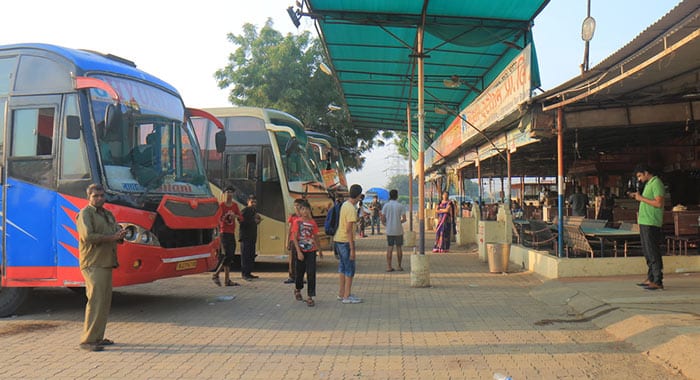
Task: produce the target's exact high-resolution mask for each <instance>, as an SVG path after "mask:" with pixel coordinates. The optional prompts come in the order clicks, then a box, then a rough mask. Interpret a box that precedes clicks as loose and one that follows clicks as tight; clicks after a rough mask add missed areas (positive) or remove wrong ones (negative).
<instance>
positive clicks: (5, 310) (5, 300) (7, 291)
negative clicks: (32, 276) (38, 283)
mask: <svg viewBox="0 0 700 380" xmlns="http://www.w3.org/2000/svg"><path fill="white" fill-rule="evenodd" d="M31 290H32V288H7V287H3V288H0V318H5V317H9V316H11V315H13V314H14V313H15V312H16V311H17V309H19V307H20V306H22V304H23V303H24V301H26V300H27V298H29V292H30V291H31Z"/></svg>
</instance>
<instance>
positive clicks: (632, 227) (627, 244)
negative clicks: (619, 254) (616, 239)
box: [618, 222, 642, 257]
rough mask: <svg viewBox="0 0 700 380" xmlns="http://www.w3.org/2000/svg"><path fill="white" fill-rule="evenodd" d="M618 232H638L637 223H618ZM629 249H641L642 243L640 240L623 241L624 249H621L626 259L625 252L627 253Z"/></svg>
mask: <svg viewBox="0 0 700 380" xmlns="http://www.w3.org/2000/svg"><path fill="white" fill-rule="evenodd" d="M618 229H620V230H625V231H635V232H639V224H637V223H631V222H622V223H620V227H618ZM630 248H638V249H641V248H642V242H641V241H640V240H636V239H635V240H624V247H623V249H624V250H623V252H624V255H625V257H627V252H629V249H630Z"/></svg>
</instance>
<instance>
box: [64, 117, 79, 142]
mask: <svg viewBox="0 0 700 380" xmlns="http://www.w3.org/2000/svg"><path fill="white" fill-rule="evenodd" d="M66 138H68V139H69V140H79V139H80V118H79V117H78V116H75V115H68V116H66Z"/></svg>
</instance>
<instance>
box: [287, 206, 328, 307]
mask: <svg viewBox="0 0 700 380" xmlns="http://www.w3.org/2000/svg"><path fill="white" fill-rule="evenodd" d="M299 211H300V213H301V217H299V218H297V219H296V220H294V224H293V225H292V232H291V235H292V239H293V240H294V248H295V249H296V252H297V254H296V257H295V259H296V260H294V261H295V263H294V264H295V269H296V278H295V280H296V284H295V289H294V298H296V299H297V300H299V301H301V300H302V296H301V290H302V289H303V288H304V273H306V280H307V283H308V284H307V285H308V287H307V288H306V292H307V294H308V298H307V299H306V305H307V306H314V305H315V302H314V299H313V297H315V296H316V251H318V254H319V256H320V257H323V252H321V245H320V244H319V241H318V225H316V222H315V221H314V219H313V218H312V217H311V205H309V202H307V201H306V200H304V201H303V203H302V204H301V205H300V206H299Z"/></svg>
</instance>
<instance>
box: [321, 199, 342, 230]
mask: <svg viewBox="0 0 700 380" xmlns="http://www.w3.org/2000/svg"><path fill="white" fill-rule="evenodd" d="M340 206H342V203H337V202H336V203H335V204H334V205H333V207H331V208H330V209H328V214H326V221H325V222H324V223H323V229H324V230H325V231H326V235H328V236H333V235H335V232H336V231H337V230H338V224H339V223H340Z"/></svg>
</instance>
